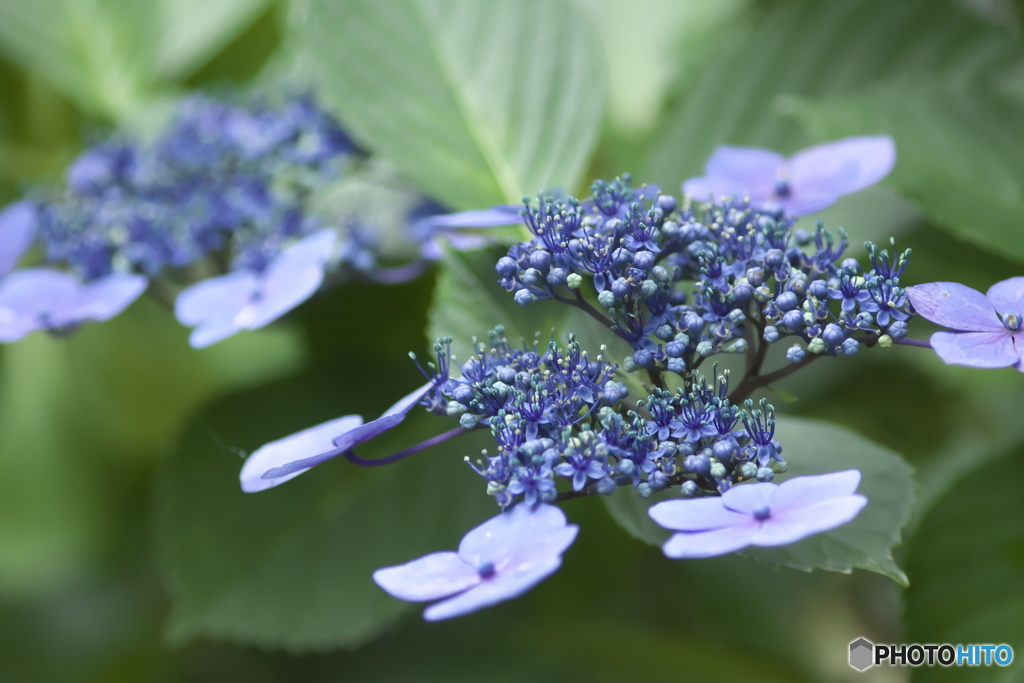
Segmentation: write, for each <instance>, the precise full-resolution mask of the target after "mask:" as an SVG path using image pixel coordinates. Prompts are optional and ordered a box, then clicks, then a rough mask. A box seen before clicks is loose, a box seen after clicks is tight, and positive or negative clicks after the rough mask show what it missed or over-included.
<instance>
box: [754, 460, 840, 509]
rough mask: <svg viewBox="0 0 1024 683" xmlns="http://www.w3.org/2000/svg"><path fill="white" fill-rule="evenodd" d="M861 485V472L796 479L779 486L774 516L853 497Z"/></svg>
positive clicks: (774, 500) (773, 507) (832, 473)
mask: <svg viewBox="0 0 1024 683" xmlns="http://www.w3.org/2000/svg"><path fill="white" fill-rule="evenodd" d="M859 484H860V471H859V470H843V471H841V472H830V473H828V474H818V475H812V476H806V477H794V478H792V479H788V480H786V481H784V482H782V483H781V484H779V486H778V488H777V489H776V491H775V495H773V496H772V499H771V503H770V505H771V509H772V512H773V514H774V513H776V512H779V511H781V510H789V509H792V508H798V507H807V506H809V505H814V504H816V503H819V502H821V501H824V500H829V499H831V498H837V497H840V496H852V495H853V494H854V492H855V491H856V490H857V486H858V485H859ZM737 488H739V487H737Z"/></svg>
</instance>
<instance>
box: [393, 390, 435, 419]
mask: <svg viewBox="0 0 1024 683" xmlns="http://www.w3.org/2000/svg"><path fill="white" fill-rule="evenodd" d="M433 387H434V383H433V382H427V383H426V384H424V385H423V386H422V387H420V388H419V389H417V390H416V391H413V392H412V393H410V394H409V395H407V396H404V397H402V398H401V399H399V400H398V402H397V403H395V405H393V406H391V407H390V408H388V409H387V410H385V411H384V412H383V413H381V414H382V415H405V414H407V413H408V412H409V411H410V410H412V409H413V407H414V406H415V405H416V404H417V403H419V402H420V401H422V400H423V397H424V396H426V395H427V394H428V393H429V392H430V390H431V389H432V388H433Z"/></svg>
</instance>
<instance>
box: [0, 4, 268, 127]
mask: <svg viewBox="0 0 1024 683" xmlns="http://www.w3.org/2000/svg"><path fill="white" fill-rule="evenodd" d="M268 2H269V0H227V1H226V2H217V3H209V2H197V1H196V0H147V1H145V2H138V1H136V0H33V1H32V2H20V1H19V0H0V53H2V54H4V55H6V56H7V57H8V58H9V59H11V60H12V61H14V62H16V63H18V64H19V65H21V66H22V67H23V68H24V69H26V70H27V71H29V72H32V73H36V74H38V75H39V76H41V77H42V78H44V79H46V80H47V81H48V82H49V83H50V84H51V85H52V86H54V87H55V88H57V89H58V90H60V91H61V92H63V93H64V94H65V95H66V96H68V97H69V98H71V99H72V100H73V101H74V102H75V103H76V104H77V105H78V106H79V107H81V108H82V109H83V110H85V111H86V112H88V113H90V114H94V115H101V116H105V117H108V118H112V119H115V120H123V119H125V118H127V117H130V116H131V115H132V114H133V113H135V112H137V111H138V110H139V109H140V108H141V107H143V106H144V105H145V104H147V102H149V101H150V99H151V98H152V97H154V96H156V95H158V94H159V93H160V92H161V91H162V90H163V89H165V88H167V87H168V86H169V85H171V84H172V83H173V82H174V81H175V80H177V79H180V78H183V77H185V76H187V75H188V74H189V73H191V71H192V70H194V69H195V68H197V67H198V66H200V65H201V64H202V62H203V61H205V60H206V59H208V58H210V57H211V56H212V55H213V54H215V53H216V51H217V50H218V49H220V48H221V47H223V46H224V45H225V44H226V43H227V42H228V41H229V40H230V39H231V38H233V37H234V36H235V35H237V34H238V32H240V31H241V30H242V29H243V28H244V27H245V26H246V25H248V23H250V22H251V21H253V20H254V19H255V18H256V16H257V15H258V14H259V12H260V11H261V10H263V9H265V8H266V6H267V4H268Z"/></svg>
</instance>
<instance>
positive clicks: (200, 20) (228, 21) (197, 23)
mask: <svg viewBox="0 0 1024 683" xmlns="http://www.w3.org/2000/svg"><path fill="white" fill-rule="evenodd" d="M273 4H274V0H218V1H217V2H209V1H208V0H162V1H161V2H158V3H157V6H158V10H157V11H158V13H159V16H158V21H159V22H160V26H161V28H162V30H161V35H160V41H159V42H158V43H157V45H156V46H155V50H156V57H155V62H156V64H155V71H156V73H157V74H159V75H160V76H161V77H163V78H168V79H171V78H173V79H183V78H187V77H188V76H189V75H190V74H191V73H193V72H194V71H195V70H196V69H198V68H199V67H200V66H202V65H203V64H204V63H205V62H206V61H208V60H209V59H210V58H211V57H213V56H214V55H216V54H217V52H218V51H219V50H220V49H221V48H223V47H224V46H225V45H227V44H228V43H230V42H231V41H232V40H233V39H234V38H235V37H237V36H238V35H239V34H240V33H241V32H242V31H243V30H245V28H246V27H248V26H249V25H250V24H251V23H252V22H253V21H255V20H256V18H257V17H259V16H260V14H262V13H263V12H264V11H266V9H267V8H268V7H269V6H271V5H273Z"/></svg>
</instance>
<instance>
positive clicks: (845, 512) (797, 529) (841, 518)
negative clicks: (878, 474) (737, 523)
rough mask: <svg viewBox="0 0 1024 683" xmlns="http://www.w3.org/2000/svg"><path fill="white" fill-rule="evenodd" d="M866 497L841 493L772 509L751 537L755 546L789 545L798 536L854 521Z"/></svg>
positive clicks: (806, 535)
mask: <svg viewBox="0 0 1024 683" xmlns="http://www.w3.org/2000/svg"><path fill="white" fill-rule="evenodd" d="M867 503H868V499H867V498H865V497H864V496H862V495H859V494H856V495H852V496H840V497H838V498H831V499H829V500H823V501H821V502H818V503H815V504H813V505H808V506H806V507H800V508H793V509H789V510H785V511H781V512H776V511H775V510H773V511H772V516H771V517H769V518H768V519H767V520H765V521H764V523H763V524H762V526H761V528H760V529H758V530H757V532H756V533H755V534H754V535H753V536H752V537H751V540H750V544H751V545H758V546H779V545H789V544H790V543H795V542H797V541H799V540H801V539H804V538H807V537H808V536H813V535H814V534H819V533H821V532H823V531H828V530H829V529H834V528H836V527H838V526H842V525H843V524H846V523H847V522H849V521H851V520H853V518H854V517H856V516H857V515H858V514H859V513H860V511H861V509H863V507H864V506H865V505H867Z"/></svg>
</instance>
